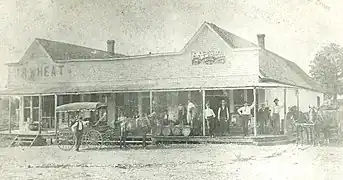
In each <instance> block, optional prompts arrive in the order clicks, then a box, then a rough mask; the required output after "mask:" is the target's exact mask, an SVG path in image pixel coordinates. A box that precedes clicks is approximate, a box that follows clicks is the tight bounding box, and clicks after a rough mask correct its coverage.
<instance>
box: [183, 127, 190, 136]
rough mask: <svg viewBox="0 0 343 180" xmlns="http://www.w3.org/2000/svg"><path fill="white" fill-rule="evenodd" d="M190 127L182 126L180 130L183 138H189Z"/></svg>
mask: <svg viewBox="0 0 343 180" xmlns="http://www.w3.org/2000/svg"><path fill="white" fill-rule="evenodd" d="M191 130H192V129H191V126H184V127H183V128H182V135H183V136H189V135H190V134H191Z"/></svg>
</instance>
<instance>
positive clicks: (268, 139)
mask: <svg viewBox="0 0 343 180" xmlns="http://www.w3.org/2000/svg"><path fill="white" fill-rule="evenodd" d="M151 140H152V142H153V143H154V144H164V143H166V144H168V143H212V144H251V145H277V144H288V143H291V142H294V139H293V138H289V137H288V136H286V135H258V136H256V137H255V136H253V135H251V136H246V137H243V136H242V135H241V136H217V137H210V136H188V137H184V136H152V137H151Z"/></svg>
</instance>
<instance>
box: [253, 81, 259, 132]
mask: <svg viewBox="0 0 343 180" xmlns="http://www.w3.org/2000/svg"><path fill="white" fill-rule="evenodd" d="M256 101H257V98H256V87H254V103H255V105H254V106H255V107H254V136H255V137H256V136H257V117H256V115H257V108H258V107H257V106H258V104H257V103H256Z"/></svg>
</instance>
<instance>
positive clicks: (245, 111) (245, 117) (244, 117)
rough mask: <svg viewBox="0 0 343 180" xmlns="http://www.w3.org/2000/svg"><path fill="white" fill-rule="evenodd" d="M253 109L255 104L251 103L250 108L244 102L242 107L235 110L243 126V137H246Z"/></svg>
mask: <svg viewBox="0 0 343 180" xmlns="http://www.w3.org/2000/svg"><path fill="white" fill-rule="evenodd" d="M254 107H255V102H253V103H252V104H251V105H250V106H249V105H248V102H247V101H244V106H243V107H241V108H239V109H238V110H237V112H238V114H239V115H240V118H241V122H242V124H243V132H244V136H247V135H248V133H249V132H248V130H249V129H248V123H249V120H250V119H251V110H252V109H253V108H254Z"/></svg>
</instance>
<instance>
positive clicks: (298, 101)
mask: <svg viewBox="0 0 343 180" xmlns="http://www.w3.org/2000/svg"><path fill="white" fill-rule="evenodd" d="M295 91H296V96H297V108H298V114H297V116H298V117H299V115H300V107H299V105H300V100H299V89H296V90H295Z"/></svg>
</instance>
